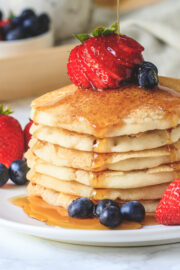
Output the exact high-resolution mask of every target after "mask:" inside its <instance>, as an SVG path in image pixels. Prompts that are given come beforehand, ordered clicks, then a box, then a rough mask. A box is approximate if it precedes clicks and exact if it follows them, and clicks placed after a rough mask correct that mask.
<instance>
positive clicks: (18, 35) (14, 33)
mask: <svg viewBox="0 0 180 270" xmlns="http://www.w3.org/2000/svg"><path fill="white" fill-rule="evenodd" d="M23 38H24V31H23V29H22V27H17V28H15V29H13V30H10V31H9V32H8V33H7V34H6V37H5V40H8V41H12V40H18V39H23Z"/></svg>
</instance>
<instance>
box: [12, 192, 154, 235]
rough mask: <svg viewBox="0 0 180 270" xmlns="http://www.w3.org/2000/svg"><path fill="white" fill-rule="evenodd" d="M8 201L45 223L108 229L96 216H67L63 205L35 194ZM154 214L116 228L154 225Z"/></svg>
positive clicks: (64, 226) (89, 228) (125, 228)
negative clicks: (51, 203)
mask: <svg viewBox="0 0 180 270" xmlns="http://www.w3.org/2000/svg"><path fill="white" fill-rule="evenodd" d="M10 202H11V203H13V204H14V205H16V206H19V207H21V208H22V209H23V210H24V212H25V213H26V214H27V215H28V216H29V217H31V218H34V219H37V220H39V221H42V222H45V223H46V224H47V225H51V226H59V227H62V228H69V229H84V230H109V229H108V228H107V227H105V226H103V225H101V224H100V222H99V220H98V218H95V217H94V218H88V219H77V218H71V217H69V216H68V212H67V210H66V209H65V208H63V207H57V206H52V205H49V204H48V203H46V202H45V201H43V200H42V199H41V198H40V197H37V196H32V197H28V196H19V197H14V198H11V199H10ZM156 224H158V223H157V222H156V220H155V217H154V214H152V213H147V214H146V218H145V219H144V220H143V221H142V222H141V223H139V222H132V221H123V222H122V224H121V225H119V226H118V227H117V228H116V230H135V229H140V228H142V227H143V226H144V225H146V226H147V225H156Z"/></svg>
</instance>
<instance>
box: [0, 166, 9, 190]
mask: <svg viewBox="0 0 180 270" xmlns="http://www.w3.org/2000/svg"><path fill="white" fill-rule="evenodd" d="M8 179H9V172H8V169H7V168H6V166H4V165H3V164H2V163H0V187H2V186H3V185H5V184H6V183H7V181H8Z"/></svg>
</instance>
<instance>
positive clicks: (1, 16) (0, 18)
mask: <svg viewBox="0 0 180 270" xmlns="http://www.w3.org/2000/svg"><path fill="white" fill-rule="evenodd" d="M2 18H3V13H2V11H1V10H0V21H1V20H2Z"/></svg>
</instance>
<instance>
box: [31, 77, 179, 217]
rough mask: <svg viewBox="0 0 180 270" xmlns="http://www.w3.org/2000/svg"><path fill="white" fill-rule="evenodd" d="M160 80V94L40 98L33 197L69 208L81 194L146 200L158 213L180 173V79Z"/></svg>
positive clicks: (69, 91)
mask: <svg viewBox="0 0 180 270" xmlns="http://www.w3.org/2000/svg"><path fill="white" fill-rule="evenodd" d="M160 83H161V86H159V87H157V88H155V89H153V90H145V89H141V88H139V87H138V86H136V85H126V86H124V87H121V89H116V90H106V91H95V90H91V89H89V90H85V89H78V88H77V87H76V86H75V85H70V86H67V87H64V88H62V89H60V90H56V91H53V92H50V93H47V94H45V95H44V96H42V97H40V98H37V99H36V100H35V101H33V102H32V116H31V117H32V120H33V121H34V124H33V126H32V128H31V133H32V140H31V142H30V149H29V151H28V152H27V153H26V158H27V162H28V166H29V167H30V171H29V173H28V179H29V180H30V184H29V186H28V193H29V195H34V196H41V197H42V198H43V200H45V201H46V202H48V203H49V204H50V205H55V206H63V207H65V208H67V207H68V205H69V204H70V202H71V201H72V200H74V199H76V198H79V197H88V198H90V199H92V200H94V201H96V202H98V201H99V200H102V199H112V200H116V201H117V202H119V204H122V203H123V202H125V201H130V200H138V201H140V202H141V203H142V204H143V205H144V206H145V209H146V211H147V212H153V211H155V209H156V207H157V204H158V202H159V200H160V198H161V197H162V195H163V193H164V191H165V189H166V188H167V186H168V185H169V183H170V182H171V181H172V180H173V179H174V178H176V177H177V176H178V172H179V171H180V95H179V93H178V92H177V90H178V89H179V86H180V82H179V80H176V79H169V78H160ZM168 87H169V88H168ZM175 90H176V91H175Z"/></svg>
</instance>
